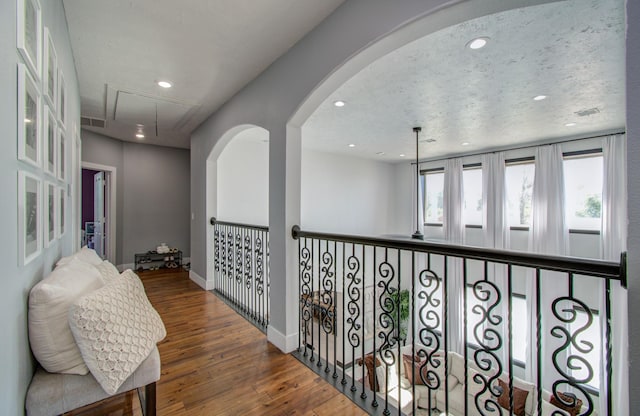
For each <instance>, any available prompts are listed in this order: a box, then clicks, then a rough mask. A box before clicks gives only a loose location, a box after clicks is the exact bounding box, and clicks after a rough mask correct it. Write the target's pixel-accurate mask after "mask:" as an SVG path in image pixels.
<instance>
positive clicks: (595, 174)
mask: <svg viewBox="0 0 640 416" xmlns="http://www.w3.org/2000/svg"><path fill="white" fill-rule="evenodd" d="M602 169H603V167H602V156H589V157H580V158H572V159H565V161H564V193H565V204H566V206H565V209H566V213H567V215H566V217H567V225H568V226H569V228H571V229H578V230H600V225H601V222H600V217H601V213H602Z"/></svg>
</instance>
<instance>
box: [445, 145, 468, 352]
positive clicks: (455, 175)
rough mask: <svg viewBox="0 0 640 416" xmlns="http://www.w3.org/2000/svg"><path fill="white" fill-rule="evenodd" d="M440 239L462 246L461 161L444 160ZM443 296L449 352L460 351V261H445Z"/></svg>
mask: <svg viewBox="0 0 640 416" xmlns="http://www.w3.org/2000/svg"><path fill="white" fill-rule="evenodd" d="M443 198H444V201H443V203H444V224H443V225H444V236H445V239H446V241H447V242H448V243H450V244H464V224H463V222H462V207H463V204H464V189H463V183H462V159H459V158H458V159H448V160H446V162H445V169H444V195H443ZM446 278H447V293H448V297H449V313H448V316H447V320H448V321H449V322H450V323H453V324H450V325H448V328H447V329H448V342H449V350H450V351H455V352H458V353H462V352H463V351H464V328H463V326H462V325H459V323H460V322H461V317H462V316H464V315H463V312H464V305H463V297H462V296H463V290H464V285H463V280H462V259H458V258H449V259H448V261H447V276H446Z"/></svg>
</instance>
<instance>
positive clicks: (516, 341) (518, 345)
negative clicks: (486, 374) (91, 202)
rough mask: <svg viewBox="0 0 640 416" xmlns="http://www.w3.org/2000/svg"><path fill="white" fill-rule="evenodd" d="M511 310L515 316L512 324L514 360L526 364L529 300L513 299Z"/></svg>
mask: <svg viewBox="0 0 640 416" xmlns="http://www.w3.org/2000/svg"><path fill="white" fill-rule="evenodd" d="M511 308H512V310H513V314H512V315H511V316H512V317H513V318H512V319H513V322H511V331H512V332H511V334H512V339H513V344H512V348H513V349H512V351H513V359H514V360H517V361H520V362H523V363H524V362H526V361H527V343H526V342H525V340H526V339H527V326H528V319H527V300H526V299H525V298H519V297H518V298H517V297H515V296H514V297H513V298H511Z"/></svg>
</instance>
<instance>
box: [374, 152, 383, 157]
mask: <svg viewBox="0 0 640 416" xmlns="http://www.w3.org/2000/svg"><path fill="white" fill-rule="evenodd" d="M376 154H377V155H378V156H382V155H383V154H384V152H378V153H376Z"/></svg>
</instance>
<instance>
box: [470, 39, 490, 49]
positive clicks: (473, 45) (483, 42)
mask: <svg viewBox="0 0 640 416" xmlns="http://www.w3.org/2000/svg"><path fill="white" fill-rule="evenodd" d="M487 42H489V38H487V37H484V36H483V37H480V38H475V39H472V40H470V41H469V42H468V43H467V48H469V49H480V48H484V47H485V46H487Z"/></svg>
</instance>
